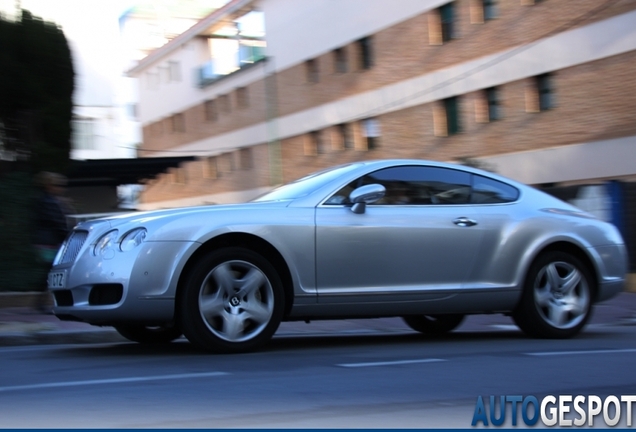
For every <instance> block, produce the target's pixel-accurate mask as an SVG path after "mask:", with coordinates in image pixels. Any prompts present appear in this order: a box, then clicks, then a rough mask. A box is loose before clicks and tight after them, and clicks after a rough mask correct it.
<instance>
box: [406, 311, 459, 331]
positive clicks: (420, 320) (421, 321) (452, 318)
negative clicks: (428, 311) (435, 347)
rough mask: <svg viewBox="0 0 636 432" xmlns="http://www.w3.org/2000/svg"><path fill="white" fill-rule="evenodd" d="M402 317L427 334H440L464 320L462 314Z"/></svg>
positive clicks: (452, 328) (411, 325)
mask: <svg viewBox="0 0 636 432" xmlns="http://www.w3.org/2000/svg"><path fill="white" fill-rule="evenodd" d="M402 319H403V320H404V322H405V323H406V325H408V326H409V327H411V328H412V329H413V330H415V331H418V332H420V333H423V334H426V335H429V336H440V335H443V334H445V333H448V332H450V331H453V330H455V329H456V328H457V327H459V325H460V324H461V323H462V322H463V321H464V315H460V314H447V315H408V316H404V317H402Z"/></svg>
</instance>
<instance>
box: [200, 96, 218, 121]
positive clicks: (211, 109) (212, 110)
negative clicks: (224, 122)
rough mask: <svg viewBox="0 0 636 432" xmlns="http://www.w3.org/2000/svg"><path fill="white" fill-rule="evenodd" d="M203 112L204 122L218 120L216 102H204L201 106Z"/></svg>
mask: <svg viewBox="0 0 636 432" xmlns="http://www.w3.org/2000/svg"><path fill="white" fill-rule="evenodd" d="M203 110H204V113H205V120H206V121H217V120H218V118H219V112H218V110H217V108H216V101H215V100H208V101H205V104H204V105H203Z"/></svg>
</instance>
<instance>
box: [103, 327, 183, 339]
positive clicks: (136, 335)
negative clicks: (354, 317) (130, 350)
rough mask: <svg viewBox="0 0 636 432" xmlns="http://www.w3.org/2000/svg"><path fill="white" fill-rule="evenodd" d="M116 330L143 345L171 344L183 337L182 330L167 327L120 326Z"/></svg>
mask: <svg viewBox="0 0 636 432" xmlns="http://www.w3.org/2000/svg"><path fill="white" fill-rule="evenodd" d="M115 330H117V332H118V333H119V334H120V335H122V336H123V337H125V338H126V339H128V340H131V341H133V342H139V343H142V344H162V343H170V342H172V341H173V340H175V339H178V338H180V337H181V336H182V333H181V330H180V329H178V328H177V327H167V326H157V327H150V326H143V325H120V326H115Z"/></svg>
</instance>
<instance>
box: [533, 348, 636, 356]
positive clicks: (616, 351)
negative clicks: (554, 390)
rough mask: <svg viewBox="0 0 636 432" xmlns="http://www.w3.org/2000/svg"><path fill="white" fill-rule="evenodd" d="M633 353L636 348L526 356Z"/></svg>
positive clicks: (541, 353)
mask: <svg viewBox="0 0 636 432" xmlns="http://www.w3.org/2000/svg"><path fill="white" fill-rule="evenodd" d="M633 352H636V348H626V349H604V350H583V351H546V352H533V353H526V355H529V356H537V357H541V356H544V357H547V356H561V355H580V354H621V353H633Z"/></svg>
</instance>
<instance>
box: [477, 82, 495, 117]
mask: <svg viewBox="0 0 636 432" xmlns="http://www.w3.org/2000/svg"><path fill="white" fill-rule="evenodd" d="M475 118H476V120H477V123H488V122H491V121H495V120H499V119H500V118H501V105H500V101H499V89H498V88H497V87H491V88H488V89H486V90H484V91H483V92H481V93H480V94H479V97H478V98H477V99H476V100H475Z"/></svg>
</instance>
